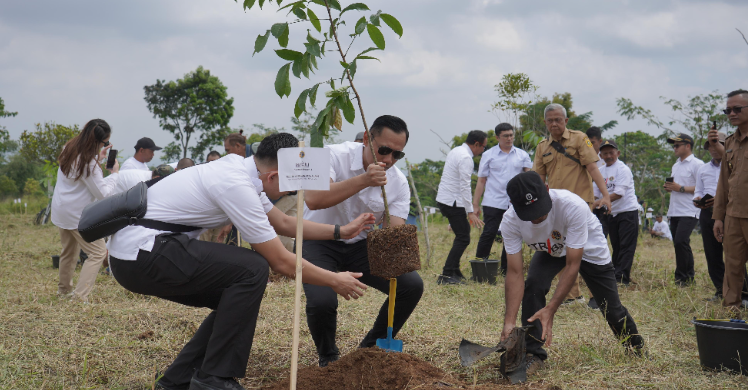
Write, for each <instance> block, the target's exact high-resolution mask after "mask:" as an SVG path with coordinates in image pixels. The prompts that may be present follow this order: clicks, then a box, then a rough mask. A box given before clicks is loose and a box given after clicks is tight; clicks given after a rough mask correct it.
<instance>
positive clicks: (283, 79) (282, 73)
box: [273, 63, 292, 97]
mask: <svg viewBox="0 0 750 390" xmlns="http://www.w3.org/2000/svg"><path fill="white" fill-rule="evenodd" d="M291 65H292V64H291V63H288V64H286V65H284V66H282V67H281V69H279V73H277V74H276V82H274V83H273V87H274V89H275V90H276V94H277V95H279V97H284V95H286V96H289V94H290V93H292V83H291V82H290V81H289V68H290V67H291Z"/></svg>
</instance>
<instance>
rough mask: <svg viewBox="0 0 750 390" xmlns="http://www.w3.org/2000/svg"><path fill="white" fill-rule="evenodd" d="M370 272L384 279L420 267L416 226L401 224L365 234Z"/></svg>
mask: <svg viewBox="0 0 750 390" xmlns="http://www.w3.org/2000/svg"><path fill="white" fill-rule="evenodd" d="M367 257H368V258H369V261H370V273H372V274H373V275H375V276H380V277H381V278H384V279H390V278H395V277H397V276H400V275H403V274H405V273H407V272H411V271H416V270H419V269H421V268H422V267H421V262H420V259H419V241H418V239H417V227H416V226H414V225H401V226H394V227H388V228H384V229H378V230H373V231H371V232H370V233H369V234H368V235H367Z"/></svg>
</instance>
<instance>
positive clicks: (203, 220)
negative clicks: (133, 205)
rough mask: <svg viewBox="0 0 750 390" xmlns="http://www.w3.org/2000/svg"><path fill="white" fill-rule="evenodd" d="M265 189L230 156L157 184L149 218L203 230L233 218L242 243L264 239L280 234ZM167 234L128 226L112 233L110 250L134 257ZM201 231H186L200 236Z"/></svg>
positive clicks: (152, 190) (150, 193) (121, 256)
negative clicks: (271, 221)
mask: <svg viewBox="0 0 750 390" xmlns="http://www.w3.org/2000/svg"><path fill="white" fill-rule="evenodd" d="M256 180H257V179H256ZM256 185H257V186H256ZM261 191H262V184H260V183H258V182H257V181H256V182H255V184H254V181H253V179H251V178H250V175H249V174H248V172H247V170H246V169H245V165H244V164H243V158H242V157H240V156H238V155H236V154H229V155H227V156H224V157H222V158H220V159H218V160H216V161H213V162H212V163H211V164H201V165H196V166H195V167H192V168H190V169H182V170H180V171H178V172H175V173H173V174H171V175H169V176H167V177H166V178H164V179H162V180H161V181H160V182H158V183H156V184H154V185H153V186H152V187H151V188H149V189H148V211H147V212H146V215H145V218H149V219H155V220H158V221H162V222H172V223H178V224H183V225H188V226H196V227H201V228H204V229H213V228H217V227H222V226H226V225H227V224H229V223H230V222H231V223H232V224H234V226H236V227H237V229H239V231H240V233H242V240H243V241H247V242H249V243H250V244H257V243H262V242H266V241H268V240H271V239H273V238H274V237H276V232H275V231H274V229H273V227H272V226H271V224H270V223H269V222H268V217H267V216H266V214H267V213H268V212H269V211H271V209H272V208H273V205H272V204H271V202H270V201H269V200H268V197H266V194H265V193H264V192H261ZM162 233H167V232H164V231H159V230H154V229H148V228H145V227H142V226H128V227H126V228H124V229H122V230H120V231H119V232H117V233H115V234H114V235H113V236H112V239H111V240H109V242H108V243H107V248H108V249H109V253H110V254H111V255H112V256H114V257H116V258H118V259H121V260H135V259H136V258H137V257H138V251H139V250H145V251H151V250H152V249H153V247H154V238H155V237H156V236H157V235H159V234H162ZM200 233H201V230H196V231H193V232H189V233H185V234H187V235H188V236H189V237H190V238H198V236H199V235H200Z"/></svg>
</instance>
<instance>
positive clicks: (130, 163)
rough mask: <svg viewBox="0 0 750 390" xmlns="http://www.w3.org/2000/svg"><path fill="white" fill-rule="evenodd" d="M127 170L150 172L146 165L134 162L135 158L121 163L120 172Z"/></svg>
mask: <svg viewBox="0 0 750 390" xmlns="http://www.w3.org/2000/svg"><path fill="white" fill-rule="evenodd" d="M175 165H177V164H175ZM128 169H140V170H144V171H150V169H148V165H146V163H144V162H140V161H138V160H136V159H135V157H129V158H128V159H127V160H125V162H124V163H122V166H121V167H120V170H121V171H125V170H128Z"/></svg>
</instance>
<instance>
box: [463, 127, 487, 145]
mask: <svg viewBox="0 0 750 390" xmlns="http://www.w3.org/2000/svg"><path fill="white" fill-rule="evenodd" d="M486 139H487V133H485V132H484V131H482V130H472V131H470V132H469V135H467V136H466V143H467V144H468V145H474V144H475V143H477V142H479V143H480V144H481V143H482V142H484V140H486Z"/></svg>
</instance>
